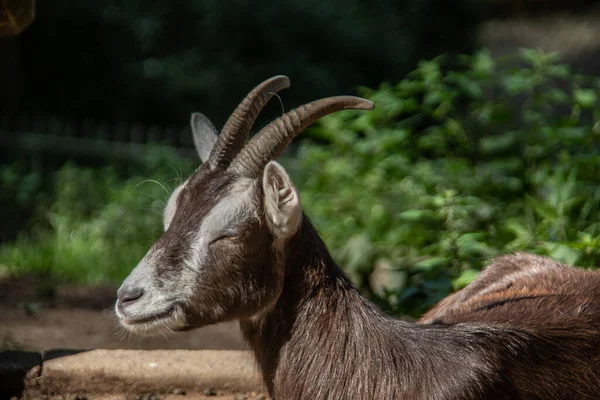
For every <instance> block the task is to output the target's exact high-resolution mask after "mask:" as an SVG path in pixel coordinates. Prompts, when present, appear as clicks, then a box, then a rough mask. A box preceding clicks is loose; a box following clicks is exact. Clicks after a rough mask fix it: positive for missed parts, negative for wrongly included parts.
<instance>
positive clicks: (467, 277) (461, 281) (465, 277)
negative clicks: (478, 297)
mask: <svg viewBox="0 0 600 400" xmlns="http://www.w3.org/2000/svg"><path fill="white" fill-rule="evenodd" d="M478 276H479V271H477V270H476V269H467V270H464V271H463V272H461V274H460V275H459V276H458V278H456V279H455V280H454V281H452V288H453V289H454V290H460V289H462V288H464V287H465V286H467V285H468V284H469V283H471V282H473V281H474V280H475V279H476V278H477V277H478Z"/></svg>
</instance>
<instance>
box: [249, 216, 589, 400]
mask: <svg viewBox="0 0 600 400" xmlns="http://www.w3.org/2000/svg"><path fill="white" fill-rule="evenodd" d="M532 265H534V266H535V267H536V268H538V269H539V270H540V272H539V274H534V275H537V276H532V277H525V276H521V277H519V278H518V279H517V280H515V282H513V283H512V285H508V286H509V288H508V290H509V291H508V292H507V291H506V288H505V287H498V288H497V289H495V288H494V289H493V293H494V295H491V296H478V293H479V292H480V291H481V290H483V289H484V288H489V287H493V286H494V284H496V283H498V282H500V281H501V280H502V278H503V277H504V276H506V274H508V273H510V272H512V271H515V270H521V271H526V270H531V266H532ZM285 273H286V277H285V283H284V288H283V292H282V294H281V297H280V298H279V300H278V302H277V304H276V305H275V306H274V307H273V308H272V309H271V310H270V311H269V312H267V313H265V314H264V315H261V316H259V317H255V318H253V319H244V320H242V321H241V327H242V330H243V332H244V336H245V337H246V339H247V340H248V341H249V343H250V345H251V347H252V349H253V351H254V353H255V355H256V358H257V360H258V363H259V365H260V367H261V370H262V372H263V374H264V378H265V383H266V385H267V387H268V389H269V391H270V393H271V394H272V395H273V396H274V397H275V398H276V399H286V400H287V399H290V400H291V399H308V398H311V399H312V398H315V399H350V398H351V399H596V398H600V335H599V334H598V333H599V332H600V301H599V300H598V297H597V295H596V291H597V289H598V288H599V287H600V275H599V274H598V273H596V272H591V271H581V270H576V269H572V268H568V267H565V266H562V265H560V264H558V263H555V262H553V261H551V260H549V259H545V258H541V257H536V256H532V255H515V256H506V257H502V258H499V259H497V260H496V261H495V263H494V264H492V265H491V266H490V267H489V268H488V269H487V270H486V271H485V272H484V273H482V275H481V277H480V278H479V279H478V280H476V281H475V282H473V283H472V284H471V285H470V286H469V287H467V288H465V289H464V291H463V292H459V293H458V294H455V295H454V296H451V297H449V298H448V299H446V300H444V301H443V302H442V303H440V305H438V306H437V307H436V308H434V309H433V310H432V311H431V312H430V313H428V314H427V315H426V316H425V317H424V319H423V320H422V323H421V324H410V323H406V322H401V321H398V320H395V319H391V318H389V317H387V316H384V315H382V314H381V313H380V312H379V311H378V310H377V309H376V308H375V307H374V306H373V305H371V304H370V303H368V302H367V301H366V300H365V299H364V298H362V297H361V296H360V295H359V294H358V293H357V291H356V290H355V289H354V288H353V287H352V285H351V284H350V283H349V281H348V280H347V279H346V277H345V276H344V275H343V273H342V272H341V271H340V269H339V268H338V267H337V266H336V265H335V263H334V262H333V260H332V259H331V257H330V256H329V254H328V252H327V249H326V248H325V246H324V244H323V243H322V241H321V240H320V238H319V237H318V235H317V233H316V232H315V231H314V229H313V228H312V226H311V224H310V222H309V221H308V220H307V219H306V218H305V220H304V223H303V225H302V228H301V231H300V232H299V233H298V234H297V235H296V237H294V238H293V239H292V240H291V241H290V242H289V243H288V246H287V254H286V263H285ZM544 281H546V283H544ZM453 303H454V304H453ZM453 305H458V308H456V311H454V310H451V308H452V306H453ZM432 321H435V323H425V322H432Z"/></svg>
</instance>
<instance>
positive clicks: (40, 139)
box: [0, 112, 195, 176]
mask: <svg viewBox="0 0 600 400" xmlns="http://www.w3.org/2000/svg"><path fill="white" fill-rule="evenodd" d="M148 144H161V145H164V146H168V147H170V148H171V149H172V150H174V151H176V152H177V153H178V154H180V155H181V156H184V157H186V156H190V157H191V156H194V154H195V153H194V150H193V142H192V135H191V133H190V128H189V126H187V125H186V126H167V127H162V126H158V125H156V124H151V125H146V124H142V123H139V122H125V121H117V122H107V121H98V120H95V119H92V118H84V119H75V118H64V117H61V116H57V115H48V114H42V113H25V112H23V113H19V114H17V115H0V154H1V155H2V157H1V159H0V164H4V165H6V164H10V163H14V162H20V163H25V164H26V165H28V166H29V167H28V168H30V169H33V170H36V171H38V172H40V173H41V174H42V175H43V176H48V175H52V174H53V173H54V172H55V171H56V170H57V169H58V168H60V166H62V165H64V163H65V162H67V161H75V162H77V163H80V164H83V165H88V166H101V165H106V164H109V163H118V164H121V165H125V166H127V167H130V168H135V165H136V164H138V163H140V162H143V160H144V157H145V155H146V152H147V147H148V146H147V145H148Z"/></svg>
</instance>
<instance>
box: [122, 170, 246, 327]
mask: <svg viewBox="0 0 600 400" xmlns="http://www.w3.org/2000/svg"><path fill="white" fill-rule="evenodd" d="M255 184H256V182H255V181H253V180H250V179H240V180H238V181H237V182H236V183H235V185H234V186H233V188H232V189H231V191H230V192H229V194H228V195H227V196H226V197H225V198H224V199H222V200H221V201H220V202H219V203H218V204H217V205H215V207H214V208H213V209H212V210H211V211H210V212H209V213H208V214H207V215H206V217H205V218H204V219H203V220H202V223H201V225H200V226H199V229H198V230H197V231H192V232H188V235H190V236H191V237H192V240H191V247H190V249H189V251H187V252H186V253H187V254H188V257H187V258H186V259H185V261H184V264H185V265H184V266H182V267H183V268H181V270H180V273H179V275H178V276H176V277H172V278H171V279H168V280H167V279H165V280H163V281H161V282H160V284H159V282H156V279H157V278H156V274H155V271H154V268H156V267H157V265H158V264H159V263H160V262H161V255H162V252H163V249H160V248H155V247H152V248H151V249H150V250H149V251H148V253H147V254H146V256H145V257H144V258H143V259H142V261H140V263H139V264H138V265H137V266H136V267H135V268H134V269H133V271H132V272H131V273H130V275H129V276H128V277H127V278H126V279H125V281H124V282H123V284H122V287H126V286H129V287H142V288H143V289H144V293H145V294H144V296H142V297H141V298H140V299H139V300H137V301H136V302H135V303H133V304H130V305H129V306H128V307H127V315H122V314H121V313H120V311H119V310H118V309H116V313H117V316H118V317H119V319H120V321H121V324H122V325H123V326H124V327H125V328H126V329H128V330H130V331H133V332H141V333H152V332H156V331H160V329H161V328H168V329H178V328H182V327H183V326H184V325H185V316H184V314H183V310H181V307H178V306H174V305H176V304H187V303H188V302H189V301H191V299H192V297H193V296H194V294H197V293H196V291H197V288H196V282H197V280H198V274H199V273H201V271H202V270H203V269H204V266H205V265H206V262H207V261H206V259H207V255H208V251H209V246H210V244H211V242H213V241H214V240H215V239H218V238H220V237H222V236H236V229H239V227H240V225H241V224H242V223H243V222H245V221H247V220H248V219H250V218H258V209H257V207H258V206H257V204H256V202H255V201H253V199H254V196H255V195H256V187H255ZM182 187H183V185H182V186H180V187H179V188H177V189H176V191H175V192H174V193H173V195H172V196H171V198H170V199H169V203H170V204H167V208H169V205H171V207H172V208H171V209H169V210H167V209H165V221H164V222H165V228H168V226H169V224H170V222H171V220H172V218H173V215H174V214H175V210H176V201H177V200H176V199H177V196H178V192H180V190H181V188H182ZM200 295H201V294H200ZM169 310H172V312H171V313H169V314H168V315H166V316H164V318H157V319H156V320H153V321H151V322H143V323H140V324H136V323H135V320H136V319H146V318H148V317H151V316H153V315H162V314H164V313H165V312H167V311H169ZM218 311H219V309H218V307H217V304H215V313H218Z"/></svg>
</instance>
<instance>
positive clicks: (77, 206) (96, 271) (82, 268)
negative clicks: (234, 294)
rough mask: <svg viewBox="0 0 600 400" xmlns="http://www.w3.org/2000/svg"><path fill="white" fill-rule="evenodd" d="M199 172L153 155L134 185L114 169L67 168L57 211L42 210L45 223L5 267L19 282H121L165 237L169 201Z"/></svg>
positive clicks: (2, 253) (1, 253) (60, 179)
mask: <svg viewBox="0 0 600 400" xmlns="http://www.w3.org/2000/svg"><path fill="white" fill-rule="evenodd" d="M192 167H193V163H192V162H188V161H186V160H183V161H182V160H181V159H180V158H179V157H176V156H175V154H172V153H171V152H169V151H167V150H161V149H151V150H150V151H149V155H148V159H147V163H146V165H145V167H144V168H143V169H142V170H141V171H140V175H141V176H143V177H132V178H130V179H127V180H122V179H119V178H118V176H117V174H116V172H115V171H114V169H113V168H110V167H108V168H103V169H90V168H78V167H76V166H73V165H67V166H65V167H63V168H62V169H61V170H60V171H59V172H58V173H57V176H56V184H55V188H54V193H55V194H54V198H53V200H52V201H51V204H50V206H49V207H45V206H44V205H42V206H40V208H39V209H38V212H39V213H40V214H42V215H43V220H45V223H40V224H38V225H36V226H35V228H34V229H33V231H32V232H29V233H28V234H23V235H22V236H21V237H20V238H18V239H17V241H16V242H15V243H12V244H9V245H4V246H2V247H0V264H4V265H6V267H7V268H8V271H9V272H10V273H12V274H22V273H32V272H33V273H37V274H42V275H49V276H53V277H54V278H58V279H59V280H61V281H74V282H84V283H98V282H113V283H118V282H120V281H121V280H122V279H124V278H125V277H126V276H127V275H128V274H129V272H130V271H131V269H132V268H133V267H134V266H135V265H136V264H137V263H138V261H139V260H140V259H141V258H142V257H143V255H144V254H145V253H146V251H147V250H148V249H149V248H150V246H151V245H152V243H154V241H155V240H156V238H157V237H158V236H159V235H160V233H161V232H162V218H161V215H162V209H163V207H164V205H165V203H166V200H167V199H168V196H169V194H170V192H171V190H172V189H174V188H175V187H176V186H177V185H178V184H179V183H180V181H181V179H179V178H181V177H182V176H183V177H185V176H187V175H188V174H189V173H191V171H193V169H192ZM174 175H177V176H178V178H176V179H173V178H172V177H173V176H174ZM148 177H150V179H147V178H148ZM161 182H164V184H163V183H161Z"/></svg>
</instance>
